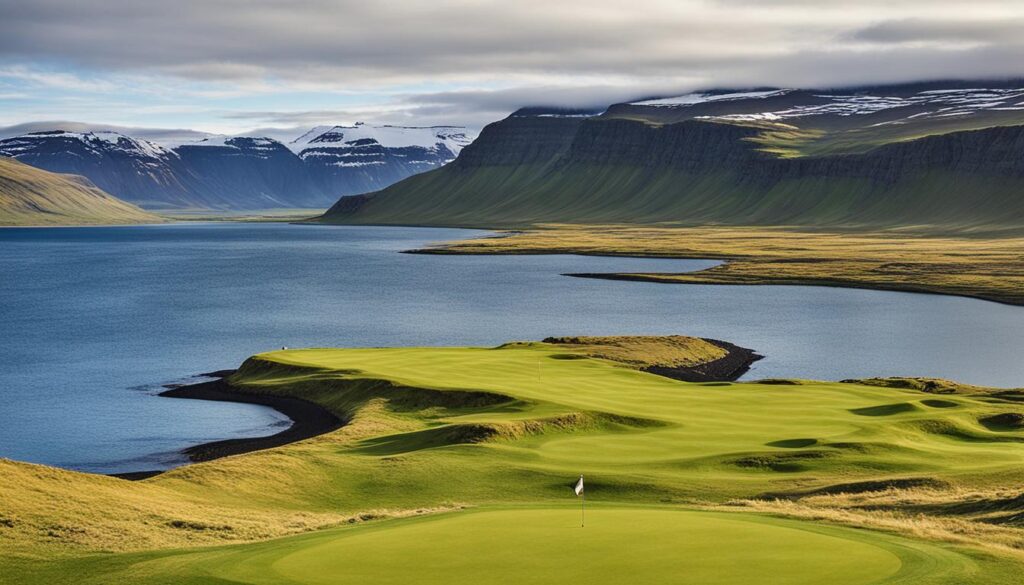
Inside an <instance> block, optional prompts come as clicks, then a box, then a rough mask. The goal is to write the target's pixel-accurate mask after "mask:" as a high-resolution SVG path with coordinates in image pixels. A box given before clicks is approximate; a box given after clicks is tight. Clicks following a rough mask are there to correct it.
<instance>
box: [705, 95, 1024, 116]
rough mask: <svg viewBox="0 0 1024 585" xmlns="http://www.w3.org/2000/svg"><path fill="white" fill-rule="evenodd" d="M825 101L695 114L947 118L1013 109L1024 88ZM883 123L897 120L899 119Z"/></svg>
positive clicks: (839, 97)
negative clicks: (904, 112)
mask: <svg viewBox="0 0 1024 585" xmlns="http://www.w3.org/2000/svg"><path fill="white" fill-rule="evenodd" d="M814 97H815V98H820V99H823V100H828V101H826V102H825V103H819V104H814V105H798V106H794V107H792V108H788V109H785V110H777V111H771V112H756V111H755V112H750V113H743V114H726V115H721V116H698V118H700V119H711V120H725V121H738V122H744V121H777V120H786V119H791V118H803V117H808V116H823V115H835V116H863V115H870V114H875V113H878V112H882V111H886V110H894V109H898V108H928V109H927V110H926V111H922V112H916V113H914V114H912V115H909V116H907V117H906V118H905V119H907V120H909V119H919V118H947V117H952V116H969V115H972V114H975V113H977V112H979V111H984V110H1001V111H1005V110H1014V109H1018V107H1017V106H1019V105H1021V102H1018V101H1017V100H1019V99H1021V98H1024V88H1016V89H981V88H974V89H940V90H928V91H922V92H919V93H917V94H913V95H909V96H902V97H901V96H884V95H881V96H876V95H867V94H816V95H814ZM885 123H889V124H891V123H900V121H899V120H895V121H890V122H885Z"/></svg>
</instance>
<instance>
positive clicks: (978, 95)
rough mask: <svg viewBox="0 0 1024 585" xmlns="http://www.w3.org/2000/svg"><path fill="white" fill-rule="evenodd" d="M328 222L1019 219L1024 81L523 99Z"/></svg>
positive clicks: (1000, 223) (344, 202) (1023, 189)
mask: <svg viewBox="0 0 1024 585" xmlns="http://www.w3.org/2000/svg"><path fill="white" fill-rule="evenodd" d="M322 221H325V222H335V223H382V224H419V225H423V224H431V225H457V226H479V227H505V226H518V225H526V224H531V223H538V222H581V223H582V222H587V223H600V222H638V223H653V222H678V223H690V224H694V223H708V222H714V223H726V224H753V225H809V226H819V225H829V226H850V227H856V226H874V227H880V226H897V225H899V226H904V225H914V226H926V225H932V226H956V227H960V228H1003V227H1015V228H1016V227H1020V226H1021V225H1024V82H999V83H987V84H984V85H980V84H977V83H974V84H964V83H958V82H936V83H931V84H911V85H900V86H887V87H869V88H853V89H840V90H792V89H775V88H756V89H751V90H717V91H707V92H697V93H691V94H687V95H682V96H675V97H671V98H652V99H645V100H640V101H637V102H632V103H625V104H616V105H613V106H611V107H609V108H608V109H607V111H605V112H603V113H601V114H599V115H593V116H585V115H581V114H578V113H566V112H564V111H557V110H549V111H545V110H542V109H537V108H532V109H529V110H521V111H519V112H517V113H515V114H513V115H512V116H510V117H508V118H506V119H504V120H501V121H499V122H496V123H494V124H491V125H489V126H487V127H486V128H484V130H483V132H481V134H480V136H479V138H477V140H476V141H474V142H473V144H471V145H469V146H467V147H466V148H465V149H464V150H463V151H462V153H461V154H460V155H459V157H458V158H457V159H456V160H455V161H454V162H453V163H451V164H449V165H447V166H445V167H443V168H441V169H437V170H434V171H431V172H428V173H424V174H422V175H417V176H415V177H411V178H409V179H406V180H404V181H402V182H399V183H397V184H395V185H393V186H391V187H389V188H387V189H384V190H382V191H379V192H376V193H372V194H364V195H359V196H355V197H345V198H342V199H341V200H339V201H338V203H337V204H335V205H334V206H333V207H332V208H331V209H330V210H329V211H328V212H327V214H325V215H324V217H323V218H322Z"/></svg>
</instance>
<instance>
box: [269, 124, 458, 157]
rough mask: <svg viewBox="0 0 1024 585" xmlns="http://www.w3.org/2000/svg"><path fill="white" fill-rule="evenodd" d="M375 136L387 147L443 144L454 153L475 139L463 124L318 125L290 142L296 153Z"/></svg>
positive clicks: (345, 145)
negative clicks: (461, 125)
mask: <svg viewBox="0 0 1024 585" xmlns="http://www.w3.org/2000/svg"><path fill="white" fill-rule="evenodd" d="M367 139H369V140H373V141H375V142H377V143H378V144H380V145H381V146H383V147H384V148H405V147H410V146H419V147H422V148H427V149H431V148H436V147H437V145H439V144H442V145H444V146H445V147H446V148H447V149H448V150H450V151H451V152H452V153H453V154H456V155H457V154H458V153H459V151H460V150H462V147H464V146H466V145H467V144H469V143H470V142H472V138H470V136H469V135H468V133H467V131H466V129H465V128H464V127H460V126H391V125H383V126H370V125H367V124H363V123H356V124H355V125H354V126H317V127H316V128H313V129H312V130H310V131H309V132H306V133H305V134H303V135H302V136H299V137H298V138H296V139H295V140H293V141H292V142H290V143H289V144H288V147H289V148H291V149H292V151H294V152H295V153H296V154H301V153H302V151H304V150H306V149H308V148H314V147H315V148H352V147H353V144H352V143H354V142H356V141H358V140H367Z"/></svg>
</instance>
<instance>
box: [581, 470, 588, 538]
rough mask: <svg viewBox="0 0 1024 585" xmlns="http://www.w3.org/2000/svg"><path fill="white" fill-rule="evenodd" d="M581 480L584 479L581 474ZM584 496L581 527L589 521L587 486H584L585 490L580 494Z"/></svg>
mask: <svg viewBox="0 0 1024 585" xmlns="http://www.w3.org/2000/svg"><path fill="white" fill-rule="evenodd" d="M580 481H583V476H582V475H580ZM580 495H581V496H583V498H582V499H581V500H580V528H583V527H584V526H585V525H586V521H587V487H586V485H584V486H583V492H582V493H581V494H580Z"/></svg>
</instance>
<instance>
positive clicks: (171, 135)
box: [0, 120, 210, 144]
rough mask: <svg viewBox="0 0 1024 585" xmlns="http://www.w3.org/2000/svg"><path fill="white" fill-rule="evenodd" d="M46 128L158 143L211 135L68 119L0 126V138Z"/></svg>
mask: <svg viewBox="0 0 1024 585" xmlns="http://www.w3.org/2000/svg"><path fill="white" fill-rule="evenodd" d="M46 130H67V131H69V132H98V131H108V132H120V133H122V134H127V135H129V136H134V137H136V138H142V139H145V140H150V141H152V142H156V143H158V144H176V143H181V142H189V141H193V140H201V139H203V138H206V137H208V136H210V134H209V133H208V132H200V131H197V130H189V129H186V128H140V127H135V126H116V125H111V124H90V123H87V122H72V121H68V120H39V121H35V122H24V123H21V124H14V125H12V126H4V127H0V138H9V137H11V136H18V135H21V134H27V133H29V132H42V131H46Z"/></svg>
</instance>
